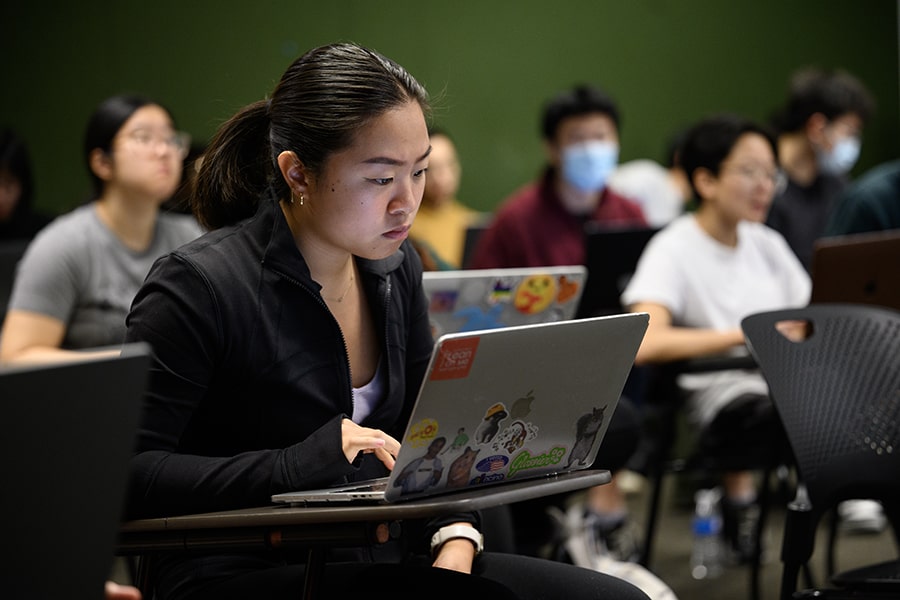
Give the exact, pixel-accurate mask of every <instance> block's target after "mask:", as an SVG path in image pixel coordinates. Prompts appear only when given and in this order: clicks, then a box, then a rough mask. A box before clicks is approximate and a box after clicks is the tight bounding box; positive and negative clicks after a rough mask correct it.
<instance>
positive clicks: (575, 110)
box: [470, 86, 646, 269]
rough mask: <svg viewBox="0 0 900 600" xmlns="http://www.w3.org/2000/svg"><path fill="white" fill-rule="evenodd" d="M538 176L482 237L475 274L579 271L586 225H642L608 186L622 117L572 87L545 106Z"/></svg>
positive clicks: (585, 89)
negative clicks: (549, 269)
mask: <svg viewBox="0 0 900 600" xmlns="http://www.w3.org/2000/svg"><path fill="white" fill-rule="evenodd" d="M541 132H542V134H543V138H544V148H545V151H546V155H547V166H546V168H545V169H544V173H543V176H542V177H541V178H540V179H539V180H538V181H536V182H533V183H531V184H528V185H527V186H525V187H524V188H522V189H520V190H518V191H517V192H515V193H514V194H513V195H512V196H511V197H509V198H508V199H507V200H506V201H504V202H503V204H502V205H501V206H500V207H499V208H498V210H497V211H496V213H495V215H494V218H493V220H492V222H491V225H490V226H489V227H488V229H487V230H485V232H484V233H483V234H482V235H481V237H480V238H479V241H478V246H477V247H476V249H475V252H474V254H473V257H472V264H471V265H470V266H471V267H472V268H476V269H479V268H481V269H483V268H492V267H529V266H552V265H579V264H584V261H585V248H584V225H585V224H586V223H587V222H589V221H597V222H602V223H608V224H610V225H614V226H623V227H629V226H644V225H646V220H645V219H644V215H643V213H642V212H641V208H640V206H639V205H638V204H637V203H635V202H632V201H631V200H628V199H626V198H624V197H622V196H620V195H618V194H616V193H614V192H613V191H612V190H610V189H609V188H608V187H607V186H606V182H607V180H608V179H609V176H610V174H611V173H612V172H613V171H614V170H615V168H616V166H617V164H618V162H619V111H618V109H617V108H616V105H615V103H614V102H613V101H612V100H611V99H610V98H609V97H608V96H607V95H606V94H605V93H603V92H602V91H601V90H599V89H596V88H593V87H589V86H577V87H575V88H574V89H572V90H568V91H565V92H562V93H561V94H559V95H558V96H556V97H555V98H553V99H552V100H551V101H550V102H549V103H548V104H547V105H546V107H545V109H544V115H543V119H542V131H541Z"/></svg>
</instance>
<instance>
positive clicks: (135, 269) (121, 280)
mask: <svg viewBox="0 0 900 600" xmlns="http://www.w3.org/2000/svg"><path fill="white" fill-rule="evenodd" d="M187 145H188V139H187V137H186V134H183V133H180V132H178V131H176V130H175V127H174V123H173V121H172V116H171V115H170V114H169V112H168V111H167V110H166V109H165V108H163V107H162V106H161V105H159V104H158V103H156V102H153V101H151V100H148V99H146V98H141V97H137V96H125V95H123V96H114V97H112V98H108V99H106V100H104V101H103V102H102V103H100V105H99V106H98V107H97V109H96V110H95V111H94V113H93V115H91V118H90V120H89V121H88V125H87V130H86V132H85V138H84V155H85V162H86V164H87V167H88V171H89V173H90V176H91V181H92V183H93V193H94V200H93V201H92V202H90V203H88V204H85V205H83V206H81V207H79V208H76V209H75V210H73V211H72V212H70V213H68V214H65V215H62V216H60V217H58V218H57V219H55V220H54V221H53V222H52V223H51V224H50V225H48V226H47V227H45V228H44V229H43V230H42V231H41V232H40V233H39V234H38V235H37V236H36V237H35V238H34V240H33V241H32V243H31V244H30V246H29V247H28V250H27V251H26V253H25V255H24V257H23V258H22V261H21V263H20V264H19V267H18V271H17V274H16V279H15V283H14V287H13V292H12V297H11V298H10V302H9V309H8V312H7V315H6V319H5V321H4V323H3V329H2V333H0V361H3V362H16V361H43V360H50V359H53V358H57V357H60V355H61V354H63V355H64V354H67V353H69V352H70V351H72V350H79V349H85V348H95V347H98V346H108V345H113V346H117V345H119V344H121V343H122V340H123V339H124V337H125V316H126V315H127V314H128V310H129V308H130V306H131V301H132V299H133V298H134V294H135V293H136V292H137V290H138V288H139V287H140V285H141V283H142V282H143V280H144V277H145V276H146V275H147V272H148V271H149V270H150V266H151V265H152V264H153V261H154V260H156V258H157V257H159V256H161V255H162V254H165V253H167V252H169V251H171V250H173V249H175V248H177V247H178V246H180V245H181V244H183V243H185V242H188V241H190V240H193V239H194V238H196V237H197V236H198V235H199V234H200V233H201V230H200V227H199V226H198V225H197V222H196V221H195V220H194V219H193V217H191V216H188V215H176V214H165V213H160V210H159V206H160V204H161V203H162V202H163V201H165V200H166V199H167V198H169V197H170V196H171V195H172V193H173V192H174V191H175V188H176V186H177V185H178V183H179V180H180V177H181V161H182V159H183V158H184V156H185V153H186V151H187ZM115 352H118V350H115Z"/></svg>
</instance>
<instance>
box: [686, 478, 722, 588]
mask: <svg viewBox="0 0 900 600" xmlns="http://www.w3.org/2000/svg"><path fill="white" fill-rule="evenodd" d="M721 497H722V492H721V491H720V490H719V489H718V488H713V489H708V490H697V492H696V493H695V494H694V503H695V504H696V508H695V511H694V519H693V521H692V522H691V528H692V529H693V533H694V546H693V550H692V552H691V576H692V577H693V578H694V579H710V578H712V577H718V576H719V575H720V574H721V573H722V562H723V555H722V550H723V547H722V536H721V533H722V513H721V511H720V509H719V500H720V498H721Z"/></svg>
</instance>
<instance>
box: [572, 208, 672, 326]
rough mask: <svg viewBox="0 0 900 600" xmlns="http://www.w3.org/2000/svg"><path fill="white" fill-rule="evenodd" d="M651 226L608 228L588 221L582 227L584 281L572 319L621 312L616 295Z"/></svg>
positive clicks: (632, 268)
mask: <svg viewBox="0 0 900 600" xmlns="http://www.w3.org/2000/svg"><path fill="white" fill-rule="evenodd" d="M657 231H659V229H656V228H652V227H638V228H624V229H623V228H611V227H609V226H608V225H600V224H597V223H589V224H588V225H587V226H586V228H585V264H586V265H587V269H588V273H589V276H588V280H587V284H586V285H585V288H584V293H583V295H582V298H581V304H580V305H579V306H578V311H577V312H576V313H575V316H576V318H579V319H581V318H585V317H596V316H598V315H611V314H617V313H621V312H624V310H625V309H624V308H623V307H622V304H621V301H620V300H619V297H620V296H621V295H622V292H623V291H624V290H625V287H626V286H627V285H628V282H629V280H630V279H631V276H632V275H634V271H635V269H636V268H637V263H638V260H639V259H640V257H641V254H642V253H643V251H644V247H645V246H646V245H647V242H649V241H650V238H652V237H653V235H654V234H656V232H657Z"/></svg>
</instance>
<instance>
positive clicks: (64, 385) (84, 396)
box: [0, 344, 150, 598]
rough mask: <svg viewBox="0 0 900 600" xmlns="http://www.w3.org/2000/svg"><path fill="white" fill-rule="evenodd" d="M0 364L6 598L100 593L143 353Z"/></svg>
mask: <svg viewBox="0 0 900 600" xmlns="http://www.w3.org/2000/svg"><path fill="white" fill-rule="evenodd" d="M123 352H124V353H123V355H122V356H120V357H119V356H117V357H109V358H88V359H85V360H80V361H74V362H66V363H55V364H52V365H43V366H29V367H15V368H14V367H5V368H2V369H0V399H2V403H3V420H4V422H5V423H7V424H8V426H7V427H5V428H4V431H3V435H2V436H0V449H2V453H0V455H2V457H3V458H2V461H0V481H2V482H3V493H2V494H0V514H2V517H0V519H2V526H0V531H2V532H3V543H4V544H5V545H6V547H7V548H8V550H9V551H8V552H6V558H4V565H3V568H2V569H0V589H2V590H3V592H2V593H3V595H4V597H9V598H102V597H103V586H104V583H105V581H106V579H107V578H108V577H109V575H110V569H111V565H112V561H113V553H114V547H115V541H116V535H117V532H118V527H119V522H120V516H121V511H122V504H123V499H124V495H125V488H126V483H127V476H128V462H129V459H130V458H131V454H132V451H133V448H134V440H135V433H136V431H137V423H138V413H139V410H140V405H141V397H142V395H143V393H144V388H145V385H146V380H147V372H148V369H149V364H150V355H149V351H148V349H147V346H146V345H144V344H136V345H131V344H129V345H127V346H126V347H125V349H124V351H123Z"/></svg>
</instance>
